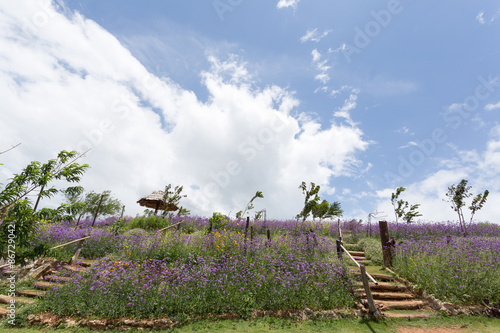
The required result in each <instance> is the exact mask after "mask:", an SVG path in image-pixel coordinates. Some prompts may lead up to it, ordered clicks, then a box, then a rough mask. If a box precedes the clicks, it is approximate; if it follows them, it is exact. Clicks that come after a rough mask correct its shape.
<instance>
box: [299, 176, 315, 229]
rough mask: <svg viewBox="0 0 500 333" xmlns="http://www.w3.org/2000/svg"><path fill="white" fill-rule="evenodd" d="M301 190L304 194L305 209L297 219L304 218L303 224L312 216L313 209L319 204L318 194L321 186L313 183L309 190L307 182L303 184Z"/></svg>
mask: <svg viewBox="0 0 500 333" xmlns="http://www.w3.org/2000/svg"><path fill="white" fill-rule="evenodd" d="M299 189H301V190H302V193H303V194H304V208H302V211H301V212H300V213H299V214H297V216H296V217H297V219H300V218H302V222H304V221H305V220H306V219H307V217H308V216H309V214H311V211H312V210H313V208H314V207H315V206H316V205H317V204H318V203H319V200H320V198H319V195H318V193H319V189H320V186H319V185H316V184H314V183H313V182H311V188H310V189H309V190H308V189H307V185H306V182H302V184H301V185H300V186H299Z"/></svg>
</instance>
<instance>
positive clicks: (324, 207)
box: [311, 200, 344, 221]
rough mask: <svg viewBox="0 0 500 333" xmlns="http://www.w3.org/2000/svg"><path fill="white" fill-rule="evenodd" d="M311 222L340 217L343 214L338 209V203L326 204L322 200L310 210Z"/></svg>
mask: <svg viewBox="0 0 500 333" xmlns="http://www.w3.org/2000/svg"><path fill="white" fill-rule="evenodd" d="M311 212H312V216H313V220H314V219H315V218H319V220H320V221H321V220H323V219H324V218H334V217H336V216H342V213H343V212H344V211H343V210H342V209H341V207H340V202H338V201H335V202H333V203H331V204H330V203H328V201H326V200H323V201H322V202H321V203H320V204H317V205H315V206H313V207H312V209H311Z"/></svg>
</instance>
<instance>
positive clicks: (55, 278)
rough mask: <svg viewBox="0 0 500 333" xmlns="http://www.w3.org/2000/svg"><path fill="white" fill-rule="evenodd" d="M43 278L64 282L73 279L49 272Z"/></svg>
mask: <svg viewBox="0 0 500 333" xmlns="http://www.w3.org/2000/svg"><path fill="white" fill-rule="evenodd" d="M43 280H44V281H53V282H60V283H61V282H62V283H66V282H69V281H71V280H73V278H70V277H67V276H59V275H55V274H51V275H45V277H44V278H43Z"/></svg>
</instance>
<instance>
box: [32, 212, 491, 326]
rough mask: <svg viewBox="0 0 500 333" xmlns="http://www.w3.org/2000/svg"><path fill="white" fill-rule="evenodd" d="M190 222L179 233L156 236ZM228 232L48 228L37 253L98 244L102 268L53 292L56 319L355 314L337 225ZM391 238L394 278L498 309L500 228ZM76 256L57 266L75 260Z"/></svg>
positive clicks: (374, 234)
mask: <svg viewBox="0 0 500 333" xmlns="http://www.w3.org/2000/svg"><path fill="white" fill-rule="evenodd" d="M181 219H183V220H184V221H185V222H184V223H182V224H180V225H179V226H176V227H174V228H171V229H169V230H166V231H163V232H160V233H158V232H157V231H156V230H157V228H159V227H160V226H161V227H162V226H164V225H172V224H175V223H177V222H179V221H181ZM226 222H227V223H225V224H224V227H223V228H220V229H218V230H213V231H212V232H211V233H208V232H207V229H208V225H209V221H208V218H201V217H175V218H173V219H172V220H171V221H166V220H165V221H164V220H161V219H156V218H154V217H153V218H148V219H144V218H143V219H141V220H134V218H132V219H130V218H128V219H127V220H126V221H124V222H123V224H121V225H117V223H120V221H117V220H116V219H114V220H113V219H108V220H105V221H98V222H97V223H96V226H95V228H94V230H91V228H90V221H82V222H81V223H80V225H79V227H78V228H76V229H75V225H74V223H58V224H45V225H42V226H40V228H39V233H38V235H37V236H36V237H35V238H34V240H33V242H34V244H40V243H45V244H47V243H48V244H50V245H51V246H53V245H57V244H61V243H64V242H68V241H71V240H74V239H77V238H79V237H82V236H85V235H88V234H91V238H90V239H89V240H87V241H86V242H85V245H84V248H83V250H82V252H81V256H82V257H84V258H90V259H99V258H102V259H100V260H99V261H98V263H97V264H96V265H95V266H94V268H93V269H92V271H91V272H90V273H88V274H85V275H82V276H76V279H74V280H73V282H71V283H68V284H66V285H65V286H64V287H62V288H61V289H58V290H54V291H53V292H51V294H50V296H49V297H47V298H46V300H45V301H44V303H43V304H44V307H45V308H46V309H47V310H50V311H53V312H55V313H59V314H81V315H99V316H104V317H109V318H116V317H122V316H135V317H139V318H145V317H149V316H159V315H169V316H176V315H181V314H195V315H206V314H222V313H235V314H239V315H243V316H244V315H248V314H249V313H251V312H252V311H253V310H257V309H259V310H286V309H304V308H310V309H315V310H325V309H333V308H341V307H342V308H349V307H352V306H354V304H355V298H354V296H353V285H352V281H351V277H350V276H349V274H348V271H349V270H348V267H346V266H345V264H344V263H341V262H339V261H338V259H337V258H336V246H335V239H337V238H338V229H337V223H336V222H335V223H328V222H322V223H320V222H306V223H302V222H297V221H295V220H288V221H255V222H252V223H251V224H250V225H251V226H253V228H252V230H253V234H251V230H250V229H249V230H247V234H246V237H245V225H246V221H245V220H242V219H229V220H227V221H226ZM139 223H140V225H141V226H142V227H143V228H137V225H138V224H139ZM341 224H342V229H343V234H344V242H346V243H357V242H358V241H359V240H361V239H367V237H370V235H371V239H372V240H373V239H376V238H378V225H377V224H372V225H371V226H370V225H366V224H362V223H359V222H358V221H342V222H341ZM389 229H390V234H391V237H394V238H395V239H396V241H397V243H398V245H397V246H396V252H395V260H394V269H395V270H396V271H397V272H398V273H399V274H400V275H401V276H403V277H405V278H407V279H408V280H410V281H412V282H414V283H416V284H417V285H418V286H419V287H421V288H423V289H425V290H427V291H429V292H430V293H433V294H435V295H436V297H438V298H441V299H443V300H447V301H452V302H457V303H462V304H467V303H495V302H498V301H500V299H499V295H500V283H499V282H498V281H500V276H499V272H500V271H499V267H500V265H499V262H500V228H499V226H498V225H494V224H488V223H477V224H474V225H472V226H471V228H470V229H469V230H470V235H471V236H470V237H467V238H463V237H460V235H461V232H460V228H459V226H458V224H457V223H453V222H443V223H432V224H425V223H415V224H403V223H399V224H396V223H389ZM267 230H269V231H270V235H271V240H268V239H267ZM252 236H253V238H252ZM365 243H370V242H366V241H365V242H361V243H360V244H365ZM373 243H374V242H373V241H372V242H371V244H372V245H373ZM75 248H76V244H73V245H70V246H67V247H65V248H62V249H58V250H55V251H51V252H49V255H53V256H56V257H58V258H62V259H64V258H69V257H71V255H72V254H73V253H74V251H75ZM375 248H376V246H375ZM375 251H377V250H376V249H375ZM478 286H480V287H479V288H478Z"/></svg>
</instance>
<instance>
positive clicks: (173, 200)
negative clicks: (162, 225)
mask: <svg viewBox="0 0 500 333" xmlns="http://www.w3.org/2000/svg"><path fill="white" fill-rule="evenodd" d="M183 189H184V187H183V186H179V185H177V186H176V187H175V188H174V189H172V184H168V185H167V186H165V194H164V195H163V202H164V203H165V206H166V207H167V208H166V209H165V211H164V212H163V214H162V216H166V215H167V214H168V212H169V207H173V206H175V207H179V202H180V201H181V199H182V198H185V197H187V195H185V194H181V192H182V190H183ZM181 208H183V207H181ZM186 211H187V212H189V211H188V210H186V209H185V208H183V212H186ZM179 215H180V214H179Z"/></svg>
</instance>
